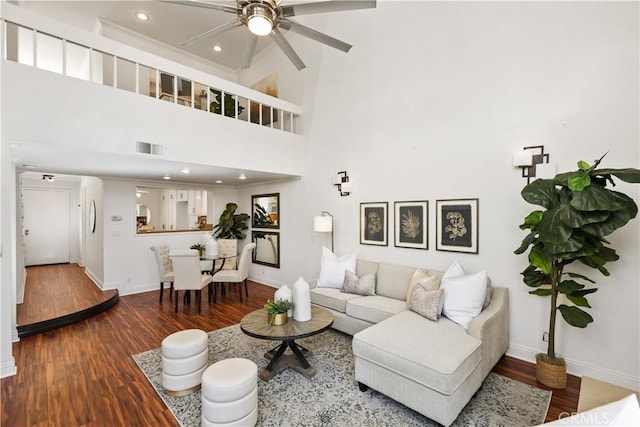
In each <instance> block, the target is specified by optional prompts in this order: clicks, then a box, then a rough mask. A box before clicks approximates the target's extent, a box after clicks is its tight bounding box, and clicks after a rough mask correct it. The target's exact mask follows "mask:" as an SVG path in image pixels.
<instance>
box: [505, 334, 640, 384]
mask: <svg viewBox="0 0 640 427" xmlns="http://www.w3.org/2000/svg"><path fill="white" fill-rule="evenodd" d="M540 352H541V350H536V349H533V348H529V347H525V346H521V345H517V344H511V345H510V346H509V349H508V350H507V356H511V357H515V358H516V359H520V360H525V361H527V362H531V363H536V354H538V353H540ZM565 362H566V364H567V373H569V374H571V375H576V376H578V377H582V376H585V375H586V376H588V377H591V378H594V379H597V380H600V381H605V382H608V383H611V384H615V385H618V386H620V387H624V388H628V389H631V390H640V377H634V376H633V375H629V374H626V373H624V372H620V371H615V370H613V369H608V368H602V367H600V366H596V365H592V364H590V363H584V362H581V361H579V360H575V359H570V358H566V357H565Z"/></svg>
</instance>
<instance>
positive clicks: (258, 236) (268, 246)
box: [251, 231, 280, 268]
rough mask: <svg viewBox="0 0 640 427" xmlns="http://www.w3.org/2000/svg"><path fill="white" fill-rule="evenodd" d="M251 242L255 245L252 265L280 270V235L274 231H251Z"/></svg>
mask: <svg viewBox="0 0 640 427" xmlns="http://www.w3.org/2000/svg"><path fill="white" fill-rule="evenodd" d="M251 241H252V242H253V243H255V244H256V249H255V250H254V251H253V263H254V264H262V265H268V266H269V267H275V268H280V233H278V232H274V231H252V232H251Z"/></svg>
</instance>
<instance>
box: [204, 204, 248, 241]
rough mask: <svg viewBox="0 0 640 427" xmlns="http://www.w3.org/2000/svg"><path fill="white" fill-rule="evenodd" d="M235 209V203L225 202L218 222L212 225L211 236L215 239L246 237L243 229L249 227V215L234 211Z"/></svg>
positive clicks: (240, 238)
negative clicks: (225, 204) (224, 207)
mask: <svg viewBox="0 0 640 427" xmlns="http://www.w3.org/2000/svg"><path fill="white" fill-rule="evenodd" d="M237 210H238V205H237V204H236V203H227V206H226V209H225V210H224V211H223V212H222V214H221V215H220V220H219V222H218V224H216V225H215V226H214V227H213V236H214V237H215V238H216V239H239V240H244V239H245V238H246V237H247V235H246V233H245V232H244V231H245V230H247V229H248V228H249V226H248V225H247V221H248V220H249V218H250V217H249V215H248V214H246V213H236V211H237Z"/></svg>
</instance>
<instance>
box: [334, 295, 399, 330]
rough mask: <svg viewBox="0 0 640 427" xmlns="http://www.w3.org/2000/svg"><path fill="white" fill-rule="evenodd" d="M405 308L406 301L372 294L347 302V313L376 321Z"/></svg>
mask: <svg viewBox="0 0 640 427" xmlns="http://www.w3.org/2000/svg"><path fill="white" fill-rule="evenodd" d="M406 310H407V302H406V301H404V300H397V299H394V298H387V297H383V296H380V295H374V296H369V297H364V298H358V299H352V300H349V301H348V302H347V311H346V313H347V315H349V316H351V317H355V318H356V319H361V320H366V321H367V322H371V323H378V322H381V321H383V320H384V319H386V318H388V317H389V316H393V315H394V314H396V313H400V312H401V311H406Z"/></svg>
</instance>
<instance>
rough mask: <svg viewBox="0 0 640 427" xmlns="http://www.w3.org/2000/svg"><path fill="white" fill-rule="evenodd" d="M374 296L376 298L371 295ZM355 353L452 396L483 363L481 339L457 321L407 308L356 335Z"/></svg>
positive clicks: (354, 339) (354, 341)
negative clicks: (430, 317) (427, 316)
mask: <svg viewBox="0 0 640 427" xmlns="http://www.w3.org/2000/svg"><path fill="white" fill-rule="evenodd" d="M368 298H373V297H367V299H368ZM352 345H353V353H354V355H355V356H356V357H358V358H362V359H365V360H367V361H369V362H370V363H374V364H377V365H380V366H383V367H385V368H386V369H388V370H390V371H392V372H395V373H397V374H398V375H401V376H403V377H405V378H408V379H410V380H412V381H415V382H417V383H418V384H421V385H423V386H425V387H428V388H430V389H433V390H435V391H437V392H439V393H442V394H445V395H451V394H452V393H453V392H454V391H455V390H456V389H457V388H458V387H460V385H461V384H462V383H463V382H464V381H465V380H466V378H467V377H468V376H469V375H470V374H471V373H472V372H473V370H474V369H476V367H477V366H478V365H479V364H480V361H481V359H482V351H481V348H480V341H479V340H478V339H476V338H474V337H472V336H470V335H467V333H466V332H465V330H464V329H463V328H462V327H460V326H459V325H457V324H455V323H454V322H452V321H450V320H448V319H446V318H444V317H443V318H440V320H438V321H437V322H431V321H428V320H426V319H425V318H423V317H422V316H420V315H419V314H417V313H414V312H413V311H404V312H402V313H398V314H396V315H394V316H391V317H389V318H388V319H386V320H384V321H382V322H380V323H378V324H376V325H373V326H371V327H369V328H367V329H365V330H363V331H361V332H358V333H357V334H355V335H354V336H353V343H352Z"/></svg>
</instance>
